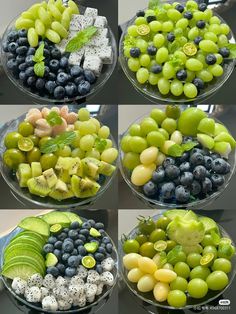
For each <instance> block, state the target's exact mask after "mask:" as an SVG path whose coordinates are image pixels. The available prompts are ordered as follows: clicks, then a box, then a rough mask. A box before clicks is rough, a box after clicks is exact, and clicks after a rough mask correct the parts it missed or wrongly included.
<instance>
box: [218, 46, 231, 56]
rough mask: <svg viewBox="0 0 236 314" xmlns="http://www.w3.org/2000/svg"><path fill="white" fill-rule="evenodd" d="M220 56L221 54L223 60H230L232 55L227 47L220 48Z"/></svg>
mask: <svg viewBox="0 0 236 314" xmlns="http://www.w3.org/2000/svg"><path fill="white" fill-rule="evenodd" d="M219 54H221V55H222V57H223V58H228V57H229V55H230V50H229V49H228V48H226V47H223V48H220V49H219Z"/></svg>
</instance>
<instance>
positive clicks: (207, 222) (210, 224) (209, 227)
mask: <svg viewBox="0 0 236 314" xmlns="http://www.w3.org/2000/svg"><path fill="white" fill-rule="evenodd" d="M199 221H201V222H202V223H203V225H204V228H205V233H211V231H215V232H216V233H218V234H220V231H219V228H218V226H217V224H216V222H215V221H214V220H213V219H211V218H209V217H203V216H201V217H199Z"/></svg>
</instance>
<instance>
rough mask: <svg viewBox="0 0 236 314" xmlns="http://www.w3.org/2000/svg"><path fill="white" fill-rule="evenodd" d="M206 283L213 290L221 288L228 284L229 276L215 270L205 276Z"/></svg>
mask: <svg viewBox="0 0 236 314" xmlns="http://www.w3.org/2000/svg"><path fill="white" fill-rule="evenodd" d="M206 283H207V285H208V287H209V289H211V290H213V291H217V290H223V289H224V288H225V287H226V286H227V285H228V283H229V278H228V276H227V275H226V274H225V273H224V272H223V271H221V270H216V271H213V272H212V273H211V274H210V275H209V276H208V277H207V279H206Z"/></svg>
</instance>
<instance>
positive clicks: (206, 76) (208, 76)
mask: <svg viewBox="0 0 236 314" xmlns="http://www.w3.org/2000/svg"><path fill="white" fill-rule="evenodd" d="M197 77H199V78H200V79H201V80H203V82H210V81H212V80H213V75H212V73H211V72H210V71H208V70H207V69H203V70H201V71H199V72H197Z"/></svg>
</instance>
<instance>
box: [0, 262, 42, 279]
mask: <svg viewBox="0 0 236 314" xmlns="http://www.w3.org/2000/svg"><path fill="white" fill-rule="evenodd" d="M37 273H39V270H38V269H37V268H36V267H35V266H33V265H31V263H27V262H24V263H22V262H20V263H19V262H18V263H15V264H11V265H10V266H8V267H4V269H3V271H2V275H3V276H5V277H7V278H10V279H14V278H15V277H20V278H21V279H24V280H27V279H28V278H29V277H30V276H32V275H33V274H37Z"/></svg>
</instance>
